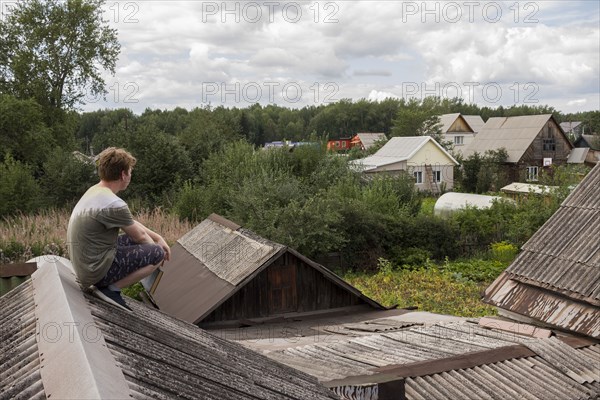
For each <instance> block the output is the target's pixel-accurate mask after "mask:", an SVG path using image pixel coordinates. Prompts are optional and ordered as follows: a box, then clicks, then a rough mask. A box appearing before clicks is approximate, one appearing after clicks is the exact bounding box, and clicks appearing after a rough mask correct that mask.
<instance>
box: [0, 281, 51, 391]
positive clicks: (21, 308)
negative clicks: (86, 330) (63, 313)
mask: <svg viewBox="0 0 600 400" xmlns="http://www.w3.org/2000/svg"><path fill="white" fill-rule="evenodd" d="M34 308H35V303H34V301H33V286H32V283H31V280H28V281H27V282H25V283H23V284H22V285H20V286H19V287H18V288H16V289H14V290H12V291H11V292H9V293H8V294H6V295H4V296H2V297H1V298H0V317H1V319H2V324H1V325H0V366H1V368H0V370H1V372H0V398H2V399H15V398H22V399H45V398H46V393H45V392H44V387H43V385H42V377H41V375H40V357H39V352H38V345H37V341H36V340H35V339H36V321H35V313H34Z"/></svg>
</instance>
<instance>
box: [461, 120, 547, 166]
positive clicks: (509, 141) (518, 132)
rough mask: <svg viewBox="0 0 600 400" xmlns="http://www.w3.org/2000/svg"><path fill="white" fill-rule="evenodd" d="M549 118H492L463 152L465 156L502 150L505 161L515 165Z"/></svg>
mask: <svg viewBox="0 0 600 400" xmlns="http://www.w3.org/2000/svg"><path fill="white" fill-rule="evenodd" d="M551 118H552V115H551V114H544V115H523V116H518V117H492V118H490V119H488V120H487V122H486V123H485V125H484V126H483V128H481V130H480V131H479V133H478V134H477V135H476V136H475V139H474V140H473V141H472V142H471V144H470V145H469V147H468V148H467V149H466V150H465V155H466V156H469V155H471V154H474V153H479V154H484V153H485V152H486V151H487V150H499V149H501V148H504V149H506V151H507V153H508V160H507V161H508V162H511V163H516V162H518V161H519V160H520V159H521V157H523V154H524V153H525V151H527V149H528V148H529V146H530V145H531V143H532V142H533V139H535V137H536V136H537V135H538V133H540V131H541V130H542V128H543V127H544V125H545V124H546V123H547V122H548V121H549V120H550V119H551Z"/></svg>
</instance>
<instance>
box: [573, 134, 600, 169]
mask: <svg viewBox="0 0 600 400" xmlns="http://www.w3.org/2000/svg"><path fill="white" fill-rule="evenodd" d="M573 145H574V146H575V148H576V149H588V151H587V152H586V154H585V162H586V163H587V164H588V165H591V166H594V165H596V163H598V162H600V134H596V135H581V136H579V137H578V138H577V140H575V142H574V143H573Z"/></svg>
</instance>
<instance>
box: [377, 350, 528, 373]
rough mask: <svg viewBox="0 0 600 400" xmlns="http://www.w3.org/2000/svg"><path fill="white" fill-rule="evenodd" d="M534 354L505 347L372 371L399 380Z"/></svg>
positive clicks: (389, 366)
mask: <svg viewBox="0 0 600 400" xmlns="http://www.w3.org/2000/svg"><path fill="white" fill-rule="evenodd" d="M535 355H536V353H535V352H533V351H531V350H529V349H528V348H527V347H525V346H522V345H514V346H505V347H500V348H497V349H492V350H484V351H474V352H470V353H466V354H460V355H456V356H452V357H448V358H444V359H441V360H440V359H436V360H427V361H418V362H414V363H410V364H404V365H388V366H385V367H381V368H377V369H374V370H373V371H375V372H381V373H384V374H386V375H394V376H396V377H399V378H408V377H416V376H426V375H433V374H440V373H442V372H448V371H453V370H457V369H466V368H473V367H477V366H480V365H486V364H493V363H496V362H500V361H506V360H510V359H513V358H521V357H533V356H535Z"/></svg>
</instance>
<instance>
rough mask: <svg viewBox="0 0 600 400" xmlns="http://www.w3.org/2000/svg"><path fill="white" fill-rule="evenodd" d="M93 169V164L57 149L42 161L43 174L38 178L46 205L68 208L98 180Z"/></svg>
mask: <svg viewBox="0 0 600 400" xmlns="http://www.w3.org/2000/svg"><path fill="white" fill-rule="evenodd" d="M95 170H96V168H95V166H94V165H93V164H86V163H84V162H82V161H80V160H77V159H76V158H75V157H74V156H73V154H71V153H70V152H68V151H65V150H60V149H57V150H56V151H55V152H53V154H52V155H51V156H49V157H48V159H47V160H46V162H45V163H44V165H43V171H44V175H43V176H42V177H41V178H40V183H41V187H42V189H43V191H44V195H45V199H46V206H50V207H69V208H70V207H71V206H72V205H73V204H74V203H75V202H76V201H77V200H78V199H79V198H80V197H81V196H82V195H83V194H84V193H85V191H86V190H87V189H88V188H89V187H90V186H92V185H93V184H95V183H97V182H98V180H99V178H98V176H97V175H96V174H95Z"/></svg>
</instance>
